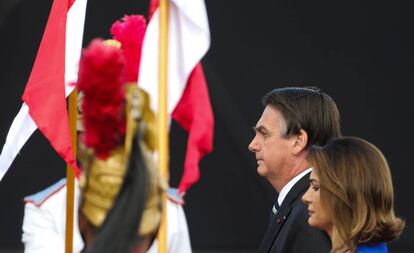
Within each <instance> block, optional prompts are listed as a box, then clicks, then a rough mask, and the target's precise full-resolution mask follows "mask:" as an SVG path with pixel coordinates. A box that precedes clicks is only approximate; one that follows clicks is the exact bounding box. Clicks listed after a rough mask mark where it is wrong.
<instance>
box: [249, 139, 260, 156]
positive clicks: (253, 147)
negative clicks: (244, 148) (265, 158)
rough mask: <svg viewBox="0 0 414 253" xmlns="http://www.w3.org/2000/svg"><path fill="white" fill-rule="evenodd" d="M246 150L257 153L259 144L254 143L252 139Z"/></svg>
mask: <svg viewBox="0 0 414 253" xmlns="http://www.w3.org/2000/svg"><path fill="white" fill-rule="evenodd" d="M248 148H249V150H250V151H252V152H257V151H258V150H259V144H258V143H257V141H256V137H254V138H253V140H252V141H251V142H250V144H249V147H248Z"/></svg>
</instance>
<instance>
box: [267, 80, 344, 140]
mask: <svg viewBox="0 0 414 253" xmlns="http://www.w3.org/2000/svg"><path fill="white" fill-rule="evenodd" d="M262 102H263V105H264V106H271V107H273V108H274V109H276V110H278V111H279V112H280V113H281V114H282V116H283V118H284V120H285V122H284V123H285V127H286V129H285V133H284V135H283V136H285V137H289V136H291V135H294V134H299V133H300V130H301V129H303V130H304V131H305V132H306V133H307V135H308V143H307V146H306V147H309V146H310V145H321V146H322V145H325V144H326V143H327V142H328V141H329V140H330V139H332V138H336V137H339V136H341V129H340V117H339V111H338V108H337V106H336V104H335V102H334V101H333V99H332V98H331V97H330V96H329V95H327V94H326V93H324V92H322V91H321V90H320V89H319V88H317V87H285V88H277V89H274V90H272V91H270V92H269V93H267V94H266V95H265V96H264V97H263V100H262Z"/></svg>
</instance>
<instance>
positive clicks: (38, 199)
mask: <svg viewBox="0 0 414 253" xmlns="http://www.w3.org/2000/svg"><path fill="white" fill-rule="evenodd" d="M65 185H66V178H62V179H61V180H59V181H58V182H56V183H54V184H53V185H51V186H49V187H48V188H46V189H44V190H42V191H40V192H37V193H35V194H33V195H30V196H27V197H25V198H24V199H23V201H24V202H25V203H33V204H34V205H36V206H38V207H40V206H41V205H42V204H43V203H44V202H45V201H46V200H47V199H48V198H50V197H51V196H53V195H54V194H56V193H57V192H59V191H60V190H61V189H62V188H63V187H64V186H65Z"/></svg>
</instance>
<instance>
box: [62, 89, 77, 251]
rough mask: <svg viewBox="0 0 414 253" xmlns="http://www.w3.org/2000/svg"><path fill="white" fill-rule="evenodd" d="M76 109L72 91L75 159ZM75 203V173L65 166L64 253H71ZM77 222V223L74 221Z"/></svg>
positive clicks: (74, 91) (72, 139)
mask: <svg viewBox="0 0 414 253" xmlns="http://www.w3.org/2000/svg"><path fill="white" fill-rule="evenodd" d="M77 108H78V91H77V90H76V89H74V90H73V91H72V93H71V94H70V95H69V129H70V136H71V141H72V147H73V152H74V156H75V158H76V147H77V145H76V144H77V134H76V118H77ZM74 202H75V171H74V170H73V168H72V167H71V166H70V165H69V164H68V165H67V166H66V234H65V236H66V244H65V245H66V246H65V252H66V253H72V252H73V222H74V221H73V213H74ZM75 222H77V221H75Z"/></svg>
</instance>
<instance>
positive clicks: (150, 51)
mask: <svg viewBox="0 0 414 253" xmlns="http://www.w3.org/2000/svg"><path fill="white" fill-rule="evenodd" d="M168 36H169V38H168V39H169V41H168V113H169V114H171V113H172V111H173V110H174V109H175V106H176V105H177V103H178V101H179V100H180V98H181V95H182V93H183V91H184V88H185V86H186V84H187V80H188V77H189V75H190V74H191V72H192V71H193V69H194V67H195V66H196V64H197V63H198V62H199V61H200V60H201V58H202V57H203V56H204V55H205V54H206V52H207V50H208V48H209V46H210V33H209V26H208V19H207V12H206V8H205V3H204V1H203V0H171V1H170V12H169V35H168ZM158 41H159V12H158V10H157V11H155V13H154V15H153V17H152V18H151V21H150V22H149V24H148V28H147V31H146V33H145V38H144V42H143V48H142V55H141V64H140V69H139V86H140V87H141V88H143V89H144V90H146V91H147V92H148V94H150V97H151V109H152V110H153V111H155V112H156V111H158V110H157V108H158V79H159V78H158V62H159V42H158Z"/></svg>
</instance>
